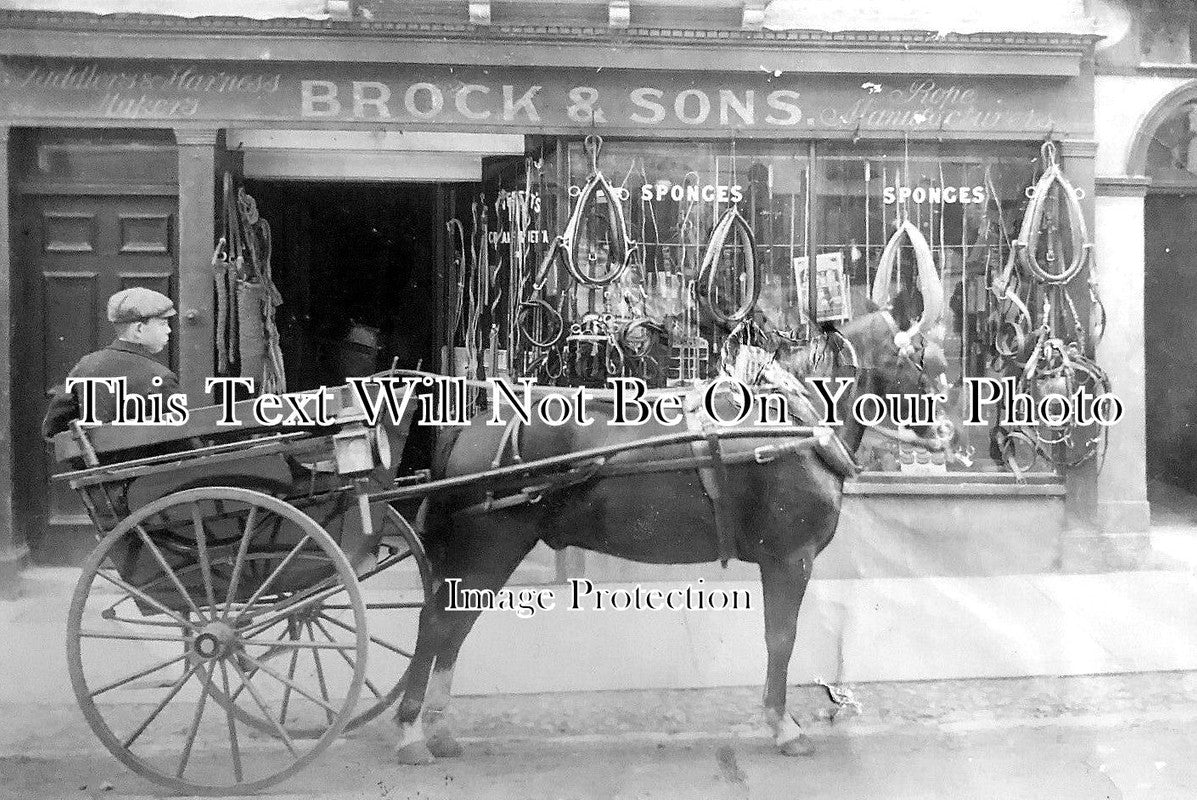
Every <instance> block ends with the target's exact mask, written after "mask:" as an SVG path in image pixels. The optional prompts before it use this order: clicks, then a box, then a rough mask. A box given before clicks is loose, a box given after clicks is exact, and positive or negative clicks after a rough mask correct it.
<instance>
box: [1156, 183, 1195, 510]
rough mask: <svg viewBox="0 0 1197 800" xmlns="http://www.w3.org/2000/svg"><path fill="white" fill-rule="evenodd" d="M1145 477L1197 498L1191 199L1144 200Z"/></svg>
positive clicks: (1189, 196) (1159, 196) (1177, 196)
mask: <svg viewBox="0 0 1197 800" xmlns="http://www.w3.org/2000/svg"><path fill="white" fill-rule="evenodd" d="M1144 228H1145V230H1144V234H1145V239H1146V253H1145V271H1146V274H1145V280H1144V283H1145V287H1144V289H1145V297H1144V310H1145V322H1144V327H1145V330H1144V334H1145V342H1146V363H1147V375H1146V387H1147V392H1146V394H1147V396H1146V403H1147V477H1148V480H1152V481H1158V482H1162V483H1165V484H1168V485H1170V486H1174V487H1177V488H1180V489H1183V490H1185V491H1188V492H1190V493H1197V239H1194V237H1193V231H1194V230H1197V194H1152V195H1149V196H1148V197H1147V202H1146V208H1145V221H1144Z"/></svg>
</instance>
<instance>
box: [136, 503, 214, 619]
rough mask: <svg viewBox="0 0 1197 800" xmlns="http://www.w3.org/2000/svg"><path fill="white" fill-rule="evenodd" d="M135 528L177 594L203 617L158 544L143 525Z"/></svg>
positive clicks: (198, 615)
mask: <svg viewBox="0 0 1197 800" xmlns="http://www.w3.org/2000/svg"><path fill="white" fill-rule="evenodd" d="M135 528H136V530H137V535H138V537H140V538H141V541H142V542H144V543H145V546H146V547H148V548H149V549H150V552H151V553H153V554H154V559H155V560H156V561H157V562H158V566H160V567H162V571H163V572H165V573H166V577H167V578H169V579H170V582H171V583H173V584H174V585H175V588H176V589H178V590H179V596H180V597H182V598H183V600H184V601H186V603H187V605H188V606H189V607H190V608H191V610H192V612H194V613H195V615H196V616H197V617H199V618H200V619H203V618H204V615H203V614H201V613H200V610H199V606H197V605H196V604H195V601H194V600H193V599H191V595H190V594H188V592H187V589H186V588H185V587H184V586H183V582H182V581H181V580H179V576H178V575H176V574H175V571H174V570H173V569H171V566H170V564H169V563H167V561H166V556H164V555H162V551H161V550H159V549H158V545H156V544H154V540H153V539H151V538H150V535H149V533H147V532H146V529H145V527H144V526H142V525H141V524H138V525H136V526H135Z"/></svg>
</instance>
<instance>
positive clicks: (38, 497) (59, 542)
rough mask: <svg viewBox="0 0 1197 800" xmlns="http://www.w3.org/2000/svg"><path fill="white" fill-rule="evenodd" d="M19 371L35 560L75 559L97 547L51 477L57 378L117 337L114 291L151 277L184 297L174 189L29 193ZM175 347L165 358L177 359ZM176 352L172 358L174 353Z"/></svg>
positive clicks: (23, 232) (67, 493)
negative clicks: (51, 406) (45, 425)
mask: <svg viewBox="0 0 1197 800" xmlns="http://www.w3.org/2000/svg"><path fill="white" fill-rule="evenodd" d="M20 207H21V209H22V219H21V226H20V237H21V242H20V250H19V252H20V254H21V266H20V268H21V273H22V274H21V279H20V280H19V281H18V284H19V286H20V287H21V297H20V298H19V301H18V302H19V306H18V307H19V308H21V309H23V310H24V312H25V313H24V314H23V315H22V320H21V323H20V324H19V325H18V333H17V336H18V341H19V342H20V346H19V347H18V348H17V352H16V353H15V355H14V359H15V367H16V372H17V374H18V375H19V376H21V377H20V379H19V380H17V381H15V382H14V385H13V399H14V406H15V412H16V417H17V430H18V431H19V434H18V439H19V442H20V450H19V452H22V453H27V454H28V456H29V457H28V462H27V464H26V465H25V467H26V468H25V469H23V470H22V471H21V472H22V474H21V475H20V483H19V485H18V491H19V492H20V493H21V494H22V496H23V502H22V503H21V506H22V508H24V509H26V510H27V511H26V513H27V515H28V516H29V519H27V520H26V526H25V527H26V530H27V534H28V537H29V540H30V545H31V547H32V548H33V551H34V557H35V559H36V560H38V561H39V562H42V563H70V562H72V561H77V560H78V557H79V556H80V555H81V554H82V553H84V552H86V551H87V550H89V549H90V548H91V546H92V536H91V531H90V523H88V522H87V519H86V516H85V513H84V510H83V507H82V504H81V503H79V501H78V499H77V498H76V497H75V496H74V493H73V492H72V491H71V490H70V489H69V488H67V487H64V486H62V485H60V484H58V483H53V484H51V483H50V481H49V475H50V474H52V472H53V471H54V469H55V466H54V464H53V460H52V458H51V457H50V456H49V453H48V449H47V448H46V446H45V444H44V443H43V442H42V441H41V436H40V426H41V420H42V417H43V416H44V415H45V411H46V405H47V401H48V398H49V396H50V394H51V391H52V390H53V387H55V386H57V385H59V384H61V383H62V381H63V379H64V378H65V377H66V374H67V372H69V371H70V369H71V367H72V366H74V364H75V362H76V361H78V360H79V358H80V357H81V356H83V355H84V354H86V353H89V352H91V351H93V350H98V349H99V348H101V347H103V346H104V345H105V344H107V343H108V342H109V341H111V339H112V326H111V324H110V323H109V322H108V319H107V305H108V298H109V297H110V296H111V295H112V294H113V293H115V292H117V291H120V290H121V289H126V288H129V287H131V286H145V287H147V288H150V289H155V290H157V291H160V292H162V293H164V294H167V295H169V296H171V297H174V296H175V283H176V281H175V275H176V264H175V245H174V229H175V225H174V220H175V214H176V210H177V200H176V199H175V198H174V197H173V196H149V197H142V196H131V195H90V196H80V195H40V194H26V195H23V196H22V198H21V205H20ZM173 350H174V348H173V341H172V348H171V350H170V352H168V353H167V352H164V353H163V354H162V355H161V356H160V358H161V359H162V360H163V362H164V363H171V364H172V365H173V357H172V356H173ZM168 357H170V361H169V362H167V358H168Z"/></svg>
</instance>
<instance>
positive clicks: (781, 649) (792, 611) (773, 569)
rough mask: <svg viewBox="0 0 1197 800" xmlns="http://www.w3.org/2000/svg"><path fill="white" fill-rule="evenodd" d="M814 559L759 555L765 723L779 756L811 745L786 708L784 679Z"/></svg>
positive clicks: (803, 751) (797, 753)
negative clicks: (763, 627)
mask: <svg viewBox="0 0 1197 800" xmlns="http://www.w3.org/2000/svg"><path fill="white" fill-rule="evenodd" d="M813 560H814V556H813V554H812V553H810V552H805V551H798V552H791V553H787V554H785V556H783V557H781V558H777V557H774V556H772V555H762V557H761V559H760V569H761V592H762V594H763V596H764V600H765V648H766V650H767V651H768V667H767V669H766V672H765V697H764V705H765V721H766V722H767V723H768V724H769V727H770V729H771V730H772V731H773V742H774V743H775V744H776V745H777V749H778V750H780V751H781V753H782V754H783V755H787V756H805V755H810V754H811V753H813V752H814V749H815V748H814V745H813V744H812V743H811V741H810V737H808V736H807V735H806V734H805V733H803V732H802V728H801V727H799V725H798V722H797V720H795V719H794V717H793V716H792V715H791V714H790V712H789V710H788V709H787V708H786V680H787V676H788V674H789V668H790V656H791V655H793V652H794V638H795V636H796V635H797V631H798V610H799V608H801V607H802V597H803V595H805V594H806V585H807V583H808V582H809V581H810V573H811V565H812V562H813Z"/></svg>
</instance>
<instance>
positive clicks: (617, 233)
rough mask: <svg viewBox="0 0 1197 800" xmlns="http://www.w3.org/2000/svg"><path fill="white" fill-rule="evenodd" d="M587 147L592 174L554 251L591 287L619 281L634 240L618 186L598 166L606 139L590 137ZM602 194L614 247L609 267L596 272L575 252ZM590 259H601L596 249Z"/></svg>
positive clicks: (608, 260)
mask: <svg viewBox="0 0 1197 800" xmlns="http://www.w3.org/2000/svg"><path fill="white" fill-rule="evenodd" d="M584 146H585V149H586V152H587V154H588V155H589V156H590V175H589V176H588V177H587V178H586V184H585V185H584V186H583V187H582V190H581V192H579V193H578V201H577V203H576V204H575V205H574V208H573V212H572V213H570V215H569V221H568V222H567V223H566V225H565V232H564V233H562V234H561V236H560V237H558V239H557V241H556V242H555V243H554V247H553V250H554V252H556V254H557V256H558V257H559V258H561V260H562V261H563V262H564V263H565V268H566V269H568V270H569V274H570V275H572V276H573V277H574V279H575V280H576V281H578V283H582V284H586V285H589V286H605V285H606V284H608V283H611V282H612V281H615V280H618V279H619V278H620V277H621V276H622V275H623V273H624V272H625V271H626V270H627V268H628V264H630V263H631V259H632V252H633V242H632V240H631V237H629V235H628V226H627V222H626V220H625V219H624V215H623V206H622V205H621V204H620V202H619V196H618V195H617V194H616V191H615V187H613V186H612V185H611V183H610V182H609V181H608V180H607V179H606V178H605V177H604V176H603V173H602V172H601V171H600V170H599V167H598V159H599V150H601V149H602V146H603V140H602V138H601V137H599V136H587V137H586V141H585V145H584ZM600 195H602V196H603V197H604V198H606V202H605V204H606V207H607V231H608V235H609V236H610V237H611V247H610V250H609V251H608V253H607V267H608V268H607V270H606V271H605V272H602V273H600V274H598V275H595V274H593V272H592V271H590V270H586V269H583V268H582V267H581V266H580V265H579V264H578V263H577V262H575V261H574V251H575V250H576V248H577V244H578V231H579V228H581V226H582V220H583V219H584V218H585V217H586V215H587V214H588V213H590V211H591V209H592V208H593V207H594V206H595V205H596V204H597V203H598V202H599V196H600ZM590 260H591V262H595V261H597V260H598V256H597V254H596V253H595V252H594V251H593V250H591V253H590ZM592 265H593V264H592Z"/></svg>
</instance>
